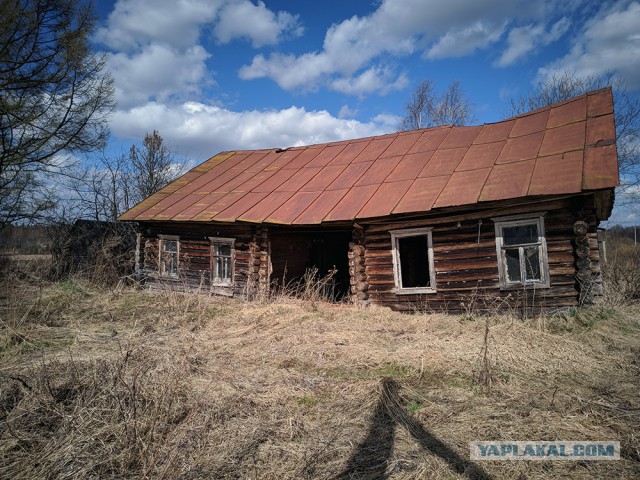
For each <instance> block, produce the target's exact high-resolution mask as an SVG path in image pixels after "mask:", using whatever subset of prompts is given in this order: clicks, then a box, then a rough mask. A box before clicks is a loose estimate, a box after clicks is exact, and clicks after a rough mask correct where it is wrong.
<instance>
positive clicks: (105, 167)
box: [58, 131, 186, 221]
mask: <svg viewBox="0 0 640 480" xmlns="http://www.w3.org/2000/svg"><path fill="white" fill-rule="evenodd" d="M185 169H186V163H180V162H177V161H176V155H175V154H174V153H173V152H172V151H171V150H170V149H169V148H168V147H167V146H166V145H165V143H164V140H163V139H162V137H161V136H160V134H159V133H158V132H157V131H154V132H153V133H151V134H147V135H145V138H144V140H143V141H142V145H140V146H137V145H132V146H131V149H130V150H129V153H128V154H125V153H122V154H120V155H117V156H108V155H105V154H104V152H103V153H102V155H101V156H100V157H99V158H94V159H93V160H92V161H91V162H90V165H84V166H78V167H76V168H75V169H73V170H72V171H70V172H68V173H67V174H66V178H65V182H64V188H65V190H66V192H67V193H68V198H67V199H66V201H65V202H61V203H63V204H64V207H65V211H64V214H65V215H67V218H74V219H75V218H85V219H92V220H106V221H115V220H116V219H117V218H118V217H119V216H120V215H122V214H123V213H124V212H126V211H127V210H129V209H130V208H131V207H133V206H134V205H135V204H136V203H138V202H140V201H142V200H144V199H145V198H146V197H148V196H149V195H152V194H153V193H155V192H156V191H158V190H160V189H161V188H162V187H164V186H165V185H167V184H168V183H170V182H171V181H173V180H175V179H176V178H177V177H179V176H180V175H182V173H183V172H184V171H185ZM58 210H59V211H60V212H62V209H61V208H59V209H58ZM61 214H62V213H61Z"/></svg>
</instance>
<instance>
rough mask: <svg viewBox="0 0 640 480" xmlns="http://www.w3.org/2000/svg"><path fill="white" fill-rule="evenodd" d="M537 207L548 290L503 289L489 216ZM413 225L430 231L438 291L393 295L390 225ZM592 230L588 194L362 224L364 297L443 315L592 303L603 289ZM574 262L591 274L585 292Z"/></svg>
mask: <svg viewBox="0 0 640 480" xmlns="http://www.w3.org/2000/svg"><path fill="white" fill-rule="evenodd" d="M541 212H546V214H545V216H544V228H545V235H546V242H547V253H548V268H549V278H550V287H549V288H543V287H537V288H534V287H532V286H528V287H527V288H526V289H524V288H522V287H520V288H515V289H509V290H506V289H503V290H501V289H500V282H499V277H498V258H497V253H496V242H495V224H494V222H493V221H492V220H491V218H492V217H503V216H509V215H521V214H529V213H530V214H536V213H541ZM577 220H579V221H581V222H584V225H585V226H586V233H585V234H584V236H583V237H581V238H578V237H577V236H576V233H575V232H574V223H575V222H576V221H577ZM458 222H460V223H459V225H458ZM417 227H432V228H433V230H432V240H433V256H434V264H435V271H436V285H435V287H436V293H428V294H398V293H396V289H395V282H394V276H393V258H392V245H391V235H390V234H389V230H396V229H403V228H417ZM596 227H597V220H596V216H595V207H594V204H593V198H592V197H580V201H576V199H573V200H572V199H565V200H557V201H554V202H550V203H549V202H547V203H545V204H544V205H530V206H513V207H501V208H500V209H499V210H489V211H483V212H476V213H473V212H471V213H466V214H464V215H457V216H455V217H452V219H451V220H448V219H447V218H446V217H442V216H441V217H439V218H431V219H429V218H424V219H418V220H411V221H406V220H405V221H399V222H385V223H382V224H380V223H376V224H364V241H363V245H364V263H365V273H366V284H367V286H368V299H369V300H370V301H371V302H372V303H376V304H380V305H386V306H389V307H391V308H392V309H394V310H401V311H424V310H427V311H429V310H434V311H449V312H452V311H453V312H465V311H468V312H471V311H492V310H505V309H517V310H522V311H530V310H541V309H542V310H551V309H556V308H563V307H569V306H576V305H579V304H580V302H583V303H590V302H592V301H596V300H597V297H598V296H600V295H601V294H602V277H601V275H600V258H599V251H598V242H597V228H596ZM576 238H578V243H577V242H576ZM585 239H586V240H585ZM585 241H586V242H587V243H588V247H589V248H587V257H588V259H589V260H588V264H586V263H585V262H584V261H583V260H581V258H584V244H585V243H584V242H585ZM581 248H582V250H581ZM577 252H578V254H579V255H581V256H578V254H577ZM580 262H581V263H580ZM577 263H578V264H580V265H582V266H583V267H584V265H585V264H586V269H587V271H586V272H584V273H583V276H584V277H583V279H584V280H586V279H587V277H588V279H589V285H588V288H589V290H590V294H589V295H585V294H584V289H585V287H586V282H585V281H583V279H579V278H577V276H576V271H577ZM581 291H583V294H581Z"/></svg>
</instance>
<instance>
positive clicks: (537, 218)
mask: <svg viewBox="0 0 640 480" xmlns="http://www.w3.org/2000/svg"><path fill="white" fill-rule="evenodd" d="M545 213H546V212H540V213H535V214H527V215H512V216H509V217H496V218H492V219H491V220H493V222H494V226H495V234H496V254H497V257H498V277H499V279H500V289H501V290H508V289H512V288H522V287H527V286H531V287H536V288H538V287H541V288H548V287H549V286H550V280H549V258H548V255H547V238H546V235H545V231H544V215H545ZM532 224H535V225H536V226H537V227H538V241H537V242H536V243H526V244H524V243H523V244H519V245H509V246H506V247H505V246H504V240H503V229H504V228H509V227H519V226H523V225H532ZM532 246H537V247H538V258H539V259H540V267H539V268H540V280H527V279H526V278H525V272H526V265H525V264H524V261H525V260H524V255H523V252H524V248H526V247H532ZM512 248H518V249H519V259H520V280H519V281H510V280H509V277H508V275H507V260H506V257H505V250H506V249H512Z"/></svg>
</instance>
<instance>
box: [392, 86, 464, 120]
mask: <svg viewBox="0 0 640 480" xmlns="http://www.w3.org/2000/svg"><path fill="white" fill-rule="evenodd" d="M404 108H405V111H406V112H407V115H406V116H405V117H404V118H403V119H402V122H401V123H400V129H401V130H415V129H418V128H429V127H436V126H440V125H454V126H462V125H467V124H468V123H469V122H471V121H472V120H473V117H474V115H473V105H472V104H471V102H470V101H469V99H468V98H467V97H466V95H465V94H464V92H463V91H462V87H461V86H460V82H458V81H457V80H456V81H454V82H452V83H451V84H450V85H449V86H448V87H447V90H446V91H445V92H444V94H442V95H441V96H438V95H437V94H436V92H435V88H434V86H433V82H431V80H423V81H422V82H420V84H419V85H418V86H417V87H416V89H415V91H414V92H413V93H412V94H411V99H410V100H409V102H407V104H406V105H405V107H404Z"/></svg>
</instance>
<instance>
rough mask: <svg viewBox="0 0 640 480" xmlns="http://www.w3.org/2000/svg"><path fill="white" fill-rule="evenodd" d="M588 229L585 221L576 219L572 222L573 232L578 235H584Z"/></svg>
mask: <svg viewBox="0 0 640 480" xmlns="http://www.w3.org/2000/svg"><path fill="white" fill-rule="evenodd" d="M588 231H589V225H588V224H587V222H584V221H582V220H578V221H576V222H575V223H574V224H573V233H575V234H576V235H578V236H582V235H586V234H587V232H588Z"/></svg>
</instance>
